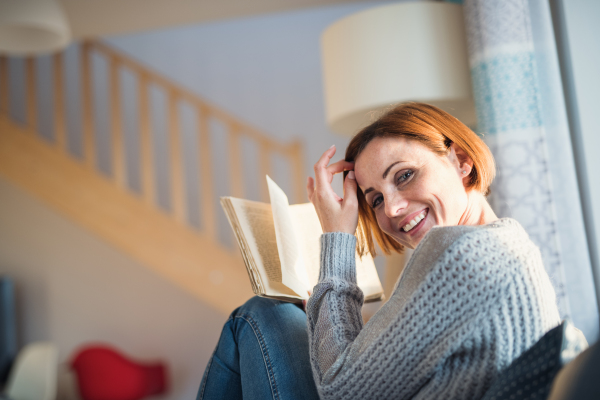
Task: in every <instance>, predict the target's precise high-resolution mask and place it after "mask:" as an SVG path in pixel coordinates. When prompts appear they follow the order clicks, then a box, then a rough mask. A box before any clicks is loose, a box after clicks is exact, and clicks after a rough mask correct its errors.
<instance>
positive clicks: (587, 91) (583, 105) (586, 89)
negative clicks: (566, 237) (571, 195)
mask: <svg viewBox="0 0 600 400" xmlns="http://www.w3.org/2000/svg"><path fill="white" fill-rule="evenodd" d="M562 4H563V9H564V12H565V20H566V21H565V22H566V34H567V36H568V42H569V43H568V44H569V47H570V58H571V62H572V72H573V82H574V86H575V88H574V89H575V94H576V101H577V107H578V110H577V111H578V116H579V121H580V124H581V134H582V137H581V140H582V145H583V146H582V149H583V153H584V157H585V164H586V165H585V167H586V168H585V169H586V174H587V184H588V188H589V194H590V200H591V206H592V215H591V216H590V215H588V216H587V217H588V218H590V219H592V223H593V225H594V230H595V236H596V243H595V246H596V255H597V256H598V255H599V254H600V157H599V156H598V150H599V149H600V112H599V111H598V110H599V108H600V97H599V93H600V44H599V43H600V24H599V23H598V22H599V21H600V1H597V0H563V1H562ZM596 265H599V266H600V257H597V259H596ZM597 273H598V274H599V275H600V271H597ZM597 279H598V278H597ZM599 283H600V282H597V284H599ZM597 289H600V288H597Z"/></svg>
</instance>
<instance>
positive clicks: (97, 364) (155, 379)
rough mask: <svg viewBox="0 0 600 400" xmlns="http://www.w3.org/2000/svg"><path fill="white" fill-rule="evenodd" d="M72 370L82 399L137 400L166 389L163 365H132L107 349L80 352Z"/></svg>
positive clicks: (94, 347)
mask: <svg viewBox="0 0 600 400" xmlns="http://www.w3.org/2000/svg"><path fill="white" fill-rule="evenodd" d="M71 367H72V368H73V369H74V370H75V372H76V374H77V382H78V384H79V392H80V394H81V397H82V398H83V400H139V399H142V398H144V397H147V396H150V395H154V394H160V393H164V392H165V391H166V389H167V382H166V367H165V365H164V364H162V363H152V364H147V363H139V362H135V361H132V360H130V359H128V358H126V357H125V356H124V355H122V354H120V353H119V352H117V351H116V350H114V349H112V348H110V347H108V346H102V345H100V346H88V347H85V348H83V349H81V350H79V352H78V353H77V354H76V355H75V357H74V358H73V361H72V362H71Z"/></svg>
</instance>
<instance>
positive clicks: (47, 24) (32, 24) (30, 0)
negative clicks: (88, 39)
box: [0, 0, 71, 55]
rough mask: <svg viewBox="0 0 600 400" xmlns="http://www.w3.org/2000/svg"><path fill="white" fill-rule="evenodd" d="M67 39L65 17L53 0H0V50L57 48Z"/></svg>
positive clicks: (33, 51) (19, 52) (21, 51)
mask: <svg viewBox="0 0 600 400" xmlns="http://www.w3.org/2000/svg"><path fill="white" fill-rule="evenodd" d="M70 38H71V32H70V29H69V23H68V21H67V17H66V15H65V13H64V11H63V9H62V8H61V6H60V4H58V3H57V2H56V0H0V53H7V54H11V55H35V54H40V53H47V52H52V51H57V50H60V49H62V48H64V47H66V46H67V45H68V44H69V40H70Z"/></svg>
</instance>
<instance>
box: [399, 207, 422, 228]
mask: <svg viewBox="0 0 600 400" xmlns="http://www.w3.org/2000/svg"><path fill="white" fill-rule="evenodd" d="M426 216H427V210H423V211H422V212H421V214H419V215H417V216H416V217H414V218H413V219H412V221H410V222H409V223H408V224H406V225H404V226H403V227H402V229H403V230H404V232H408V231H410V230H411V229H413V228H414V227H415V226H417V224H418V223H419V222H421V221H422V220H423V219H424V218H425V217H426Z"/></svg>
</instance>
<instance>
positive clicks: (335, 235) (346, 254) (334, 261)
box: [319, 232, 356, 284]
mask: <svg viewBox="0 0 600 400" xmlns="http://www.w3.org/2000/svg"><path fill="white" fill-rule="evenodd" d="M327 278H338V279H343V280H345V281H348V282H350V283H353V284H356V236H354V235H350V234H348V233H343V232H330V233H324V234H322V235H321V273H320V275H319V282H321V281H323V280H325V279H327Z"/></svg>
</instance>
